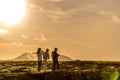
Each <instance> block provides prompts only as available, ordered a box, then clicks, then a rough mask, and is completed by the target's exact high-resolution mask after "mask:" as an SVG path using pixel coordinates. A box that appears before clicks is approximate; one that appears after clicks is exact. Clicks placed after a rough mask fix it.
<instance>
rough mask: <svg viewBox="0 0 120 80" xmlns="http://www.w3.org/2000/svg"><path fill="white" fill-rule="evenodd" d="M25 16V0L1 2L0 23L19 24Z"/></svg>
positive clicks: (2, 0)
mask: <svg viewBox="0 0 120 80" xmlns="http://www.w3.org/2000/svg"><path fill="white" fill-rule="evenodd" d="M24 16H25V0H0V23H2V24H5V25H13V24H17V23H18V22H19V21H20V20H21V19H22V18H23V17H24Z"/></svg>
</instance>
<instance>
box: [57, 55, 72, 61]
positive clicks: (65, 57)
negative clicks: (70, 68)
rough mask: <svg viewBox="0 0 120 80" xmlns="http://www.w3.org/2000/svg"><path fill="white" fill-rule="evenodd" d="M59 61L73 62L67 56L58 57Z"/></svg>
mask: <svg viewBox="0 0 120 80" xmlns="http://www.w3.org/2000/svg"><path fill="white" fill-rule="evenodd" d="M58 59H59V61H72V59H71V58H70V57H68V56H65V55H60V56H59V57H58Z"/></svg>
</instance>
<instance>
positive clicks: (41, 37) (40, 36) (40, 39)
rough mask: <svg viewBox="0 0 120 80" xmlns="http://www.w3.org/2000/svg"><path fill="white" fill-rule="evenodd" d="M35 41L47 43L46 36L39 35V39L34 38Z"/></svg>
mask: <svg viewBox="0 0 120 80" xmlns="http://www.w3.org/2000/svg"><path fill="white" fill-rule="evenodd" d="M34 40H36V41H46V40H47V39H46V38H45V36H44V35H43V34H41V33H40V34H39V35H38V36H37V37H35V38H34Z"/></svg>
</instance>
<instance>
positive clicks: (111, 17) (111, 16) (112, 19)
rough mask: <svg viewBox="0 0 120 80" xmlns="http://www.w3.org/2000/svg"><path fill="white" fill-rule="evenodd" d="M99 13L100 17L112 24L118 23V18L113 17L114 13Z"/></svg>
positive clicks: (119, 19) (119, 20)
mask: <svg viewBox="0 0 120 80" xmlns="http://www.w3.org/2000/svg"><path fill="white" fill-rule="evenodd" d="M99 13H100V14H101V15H103V16H105V17H106V18H107V19H108V20H109V21H110V22H112V23H119V22H120V18H119V17H118V16H117V15H115V13H111V12H108V11H100V12H99Z"/></svg>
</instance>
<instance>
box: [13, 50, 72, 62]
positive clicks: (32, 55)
mask: <svg viewBox="0 0 120 80" xmlns="http://www.w3.org/2000/svg"><path fill="white" fill-rule="evenodd" d="M58 59H59V61H71V60H72V59H71V58H70V57H67V56H65V55H60V56H59V58H58ZM12 61H37V55H36V53H35V52H33V53H24V54H22V55H20V56H18V57H16V58H14V59H12Z"/></svg>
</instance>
